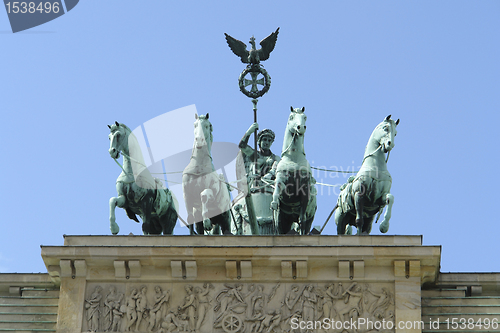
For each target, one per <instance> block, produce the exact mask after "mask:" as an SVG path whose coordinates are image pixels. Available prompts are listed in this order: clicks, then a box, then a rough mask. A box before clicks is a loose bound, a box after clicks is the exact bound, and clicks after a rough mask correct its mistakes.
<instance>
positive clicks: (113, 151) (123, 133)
mask: <svg viewBox="0 0 500 333" xmlns="http://www.w3.org/2000/svg"><path fill="white" fill-rule="evenodd" d="M108 127H109V129H110V131H111V133H110V134H109V141H110V147H109V154H110V155H111V157H112V158H113V159H114V160H115V161H116V162H117V163H118V164H119V162H118V161H117V159H118V158H119V157H120V154H122V155H123V166H122V165H120V164H119V165H120V167H121V168H122V173H121V174H120V176H118V179H117V180H116V191H117V192H118V196H117V197H113V198H111V199H110V200H109V222H110V226H109V228H110V229H111V233H113V235H116V234H118V232H119V231H120V228H119V227H118V224H116V222H115V220H116V217H115V207H120V208H124V209H125V211H126V212H127V216H128V217H129V218H130V219H132V220H134V221H136V222H138V223H139V220H138V219H137V216H136V215H139V216H140V217H141V219H142V231H143V233H144V234H145V235H149V234H161V233H163V234H172V232H173V230H174V227H175V223H176V221H177V207H176V206H177V200H176V199H175V197H174V196H173V194H172V193H171V192H170V190H169V189H167V188H165V187H164V186H163V184H162V183H161V181H160V180H159V179H156V178H153V177H152V176H151V174H150V173H149V171H148V169H147V167H146V165H145V164H144V159H143V157H142V152H141V149H140V146H139V144H138V142H137V139H136V137H135V135H134V134H133V133H132V131H131V130H130V128H128V127H127V126H126V125H124V124H120V123H118V122H115V123H114V124H113V125H108Z"/></svg>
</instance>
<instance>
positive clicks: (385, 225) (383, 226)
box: [379, 193, 394, 234]
mask: <svg viewBox="0 0 500 333" xmlns="http://www.w3.org/2000/svg"><path fill="white" fill-rule="evenodd" d="M385 203H386V205H387V208H386V209H385V214H384V220H383V221H382V223H380V226H379V230H380V232H381V233H383V234H385V233H386V232H387V231H389V220H390V219H391V214H392V205H393V204H394V196H393V195H392V194H390V193H387V194H386V195H385Z"/></svg>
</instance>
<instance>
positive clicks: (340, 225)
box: [335, 208, 352, 235]
mask: <svg viewBox="0 0 500 333" xmlns="http://www.w3.org/2000/svg"><path fill="white" fill-rule="evenodd" d="M335 224H336V225H337V235H350V234H351V233H352V228H351V226H350V225H349V222H348V214H344V213H342V212H341V211H340V209H338V208H337V210H336V211H335ZM346 227H347V228H346Z"/></svg>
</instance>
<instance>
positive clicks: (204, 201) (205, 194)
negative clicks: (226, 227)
mask: <svg viewBox="0 0 500 333" xmlns="http://www.w3.org/2000/svg"><path fill="white" fill-rule="evenodd" d="M200 197H201V217H202V218H203V228H204V229H205V230H210V229H212V227H213V225H212V221H211V220H210V217H209V211H208V203H209V202H210V201H213V199H214V192H213V191H212V190H211V189H205V190H203V191H201V194H200Z"/></svg>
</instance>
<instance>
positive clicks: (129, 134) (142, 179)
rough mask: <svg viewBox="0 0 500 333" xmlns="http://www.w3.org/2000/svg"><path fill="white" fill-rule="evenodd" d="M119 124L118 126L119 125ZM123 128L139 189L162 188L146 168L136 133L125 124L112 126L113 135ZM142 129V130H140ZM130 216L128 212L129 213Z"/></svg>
mask: <svg viewBox="0 0 500 333" xmlns="http://www.w3.org/2000/svg"><path fill="white" fill-rule="evenodd" d="M117 124H118V125H117ZM120 127H121V128H123V129H124V130H125V137H126V140H127V144H128V153H129V156H130V163H131V165H132V172H133V176H134V180H135V182H136V184H137V185H138V186H139V187H142V188H146V189H157V188H161V187H162V186H160V185H162V184H160V185H159V184H157V181H156V180H157V179H155V178H154V177H153V176H152V175H151V173H150V172H149V170H148V167H147V166H146V162H145V161H144V156H143V152H142V149H141V146H140V145H139V141H138V140H137V137H136V136H135V134H134V132H133V131H132V130H131V129H130V128H129V127H128V126H127V125H125V124H123V123H114V124H113V125H111V127H110V129H111V132H112V133H113V132H114V131H116V130H118V129H119V128H120ZM139 129H140V128H139ZM127 215H128V212H127ZM128 216H129V218H131V219H132V220H135V219H134V218H133V217H131V216H130V215H128Z"/></svg>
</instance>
